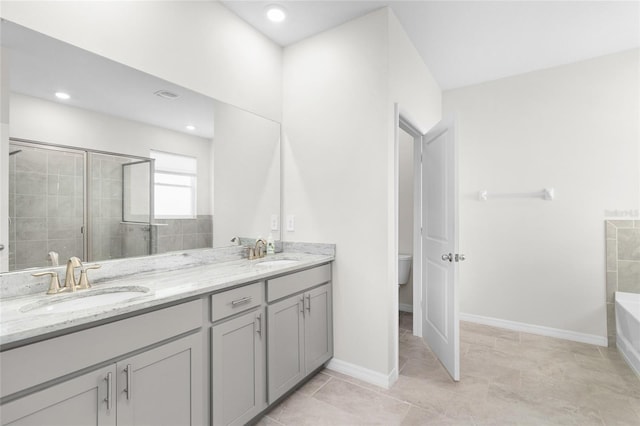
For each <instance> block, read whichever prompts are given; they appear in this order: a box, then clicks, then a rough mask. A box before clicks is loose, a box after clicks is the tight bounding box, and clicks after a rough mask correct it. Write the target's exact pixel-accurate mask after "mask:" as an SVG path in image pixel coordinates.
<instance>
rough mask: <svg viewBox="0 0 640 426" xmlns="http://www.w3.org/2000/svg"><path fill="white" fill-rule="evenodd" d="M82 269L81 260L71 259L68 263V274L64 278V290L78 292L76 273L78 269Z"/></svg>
mask: <svg viewBox="0 0 640 426" xmlns="http://www.w3.org/2000/svg"><path fill="white" fill-rule="evenodd" d="M81 267H82V262H80V259H78V258H77V257H75V256H73V257H70V258H69V260H68V261H67V272H66V273H65V275H64V276H65V278H64V289H63V290H68V291H71V292H74V291H76V287H77V285H78V284H77V282H76V276H75V273H74V271H75V269H76V268H81Z"/></svg>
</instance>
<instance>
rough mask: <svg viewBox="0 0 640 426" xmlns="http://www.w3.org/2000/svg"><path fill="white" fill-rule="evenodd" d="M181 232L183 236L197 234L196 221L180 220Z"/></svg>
mask: <svg viewBox="0 0 640 426" xmlns="http://www.w3.org/2000/svg"><path fill="white" fill-rule="evenodd" d="M182 232H184V233H185V234H196V233H197V232H198V220H197V219H182Z"/></svg>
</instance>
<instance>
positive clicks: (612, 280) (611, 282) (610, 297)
mask: <svg viewBox="0 0 640 426" xmlns="http://www.w3.org/2000/svg"><path fill="white" fill-rule="evenodd" d="M616 291H618V272H617V271H607V302H613V301H614V294H615V292H616Z"/></svg>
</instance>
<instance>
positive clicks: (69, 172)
mask: <svg viewBox="0 0 640 426" xmlns="http://www.w3.org/2000/svg"><path fill="white" fill-rule="evenodd" d="M18 150H20V152H17V153H16V154H14V155H11V156H10V157H9V270H15V269H24V268H31V267H38V266H42V267H44V266H48V265H50V264H51V263H50V261H49V259H48V256H47V254H48V253H49V252H50V251H55V252H58V253H59V258H60V260H61V261H62V259H68V258H69V257H70V256H81V255H82V253H83V239H82V225H83V213H84V211H83V210H84V203H83V196H84V194H83V193H84V188H83V186H84V183H83V174H84V158H83V155H82V154H81V153H69V152H63V151H56V150H49V149H39V148H32V147H26V146H20V145H13V144H11V145H10V151H18Z"/></svg>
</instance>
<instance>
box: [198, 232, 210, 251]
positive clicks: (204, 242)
mask: <svg viewBox="0 0 640 426" xmlns="http://www.w3.org/2000/svg"><path fill="white" fill-rule="evenodd" d="M208 247H213V234H196V248H208Z"/></svg>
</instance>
